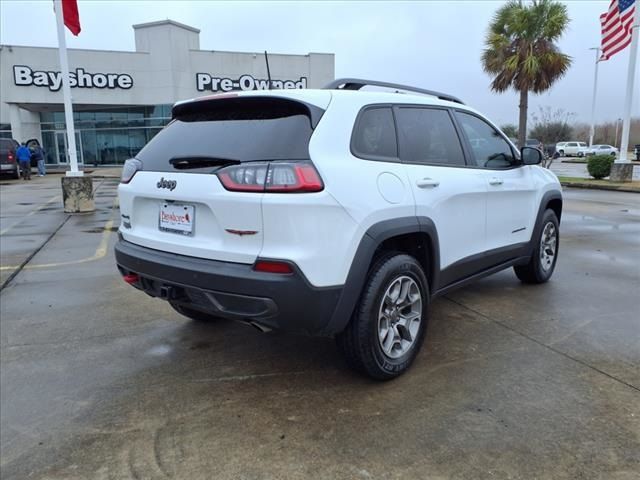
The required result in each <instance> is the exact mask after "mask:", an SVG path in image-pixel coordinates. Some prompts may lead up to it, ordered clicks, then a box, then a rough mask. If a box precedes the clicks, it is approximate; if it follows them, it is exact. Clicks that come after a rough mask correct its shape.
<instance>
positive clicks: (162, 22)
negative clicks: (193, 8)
mask: <svg viewBox="0 0 640 480" xmlns="http://www.w3.org/2000/svg"><path fill="white" fill-rule="evenodd" d="M160 25H174V26H176V27H180V28H184V29H185V30H189V31H191V32H195V33H200V29H198V28H195V27H191V26H189V25H185V24H184V23H180V22H176V21H175V20H169V19H168V18H167V19H166V20H158V21H156V22H146V23H137V24H135V25H132V27H133V29H134V30H136V29H138V28H147V27H158V26H160Z"/></svg>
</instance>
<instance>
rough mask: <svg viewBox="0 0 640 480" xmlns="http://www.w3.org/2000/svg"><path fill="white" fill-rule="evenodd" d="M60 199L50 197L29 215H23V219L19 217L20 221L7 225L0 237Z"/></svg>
mask: <svg viewBox="0 0 640 480" xmlns="http://www.w3.org/2000/svg"><path fill="white" fill-rule="evenodd" d="M59 199H60V195H56V196H55V197H51V198H50V199H49V200H47V203H45V204H43V205H40V206H39V207H38V208H36V209H35V210H31V211H30V212H29V213H27V214H26V215H24V216H23V217H20V220H18V221H17V222H14V223H13V224H11V225H9V226H8V227H6V228H5V229H3V230H0V235H4V234H5V233H7V232H8V231H9V230H11V229H12V228H13V227H15V226H17V225H19V224H20V223H22V222H23V221H24V219H25V218H28V217H30V216H31V215H33V214H35V213H38V212H39V211H40V210H42V209H43V208H44V207H46V206H47V205H49V204H50V203H53V202H55V201H56V200H59Z"/></svg>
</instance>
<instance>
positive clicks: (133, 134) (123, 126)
mask: <svg viewBox="0 0 640 480" xmlns="http://www.w3.org/2000/svg"><path fill="white" fill-rule="evenodd" d="M73 117H74V126H75V129H76V132H78V134H79V135H78V140H79V142H78V143H79V145H78V148H79V149H81V157H80V158H82V159H83V160H84V163H85V164H86V165H93V166H98V165H117V164H122V163H124V161H125V160H127V159H128V158H131V157H133V156H135V155H137V153H138V152H139V151H140V150H141V149H142V147H144V145H145V144H146V143H147V142H148V141H149V140H151V139H152V138H153V137H154V136H155V135H156V134H157V133H158V132H159V131H160V130H161V129H162V127H164V126H165V125H166V124H167V123H169V121H170V120H171V105H145V106H132V107H118V108H100V109H93V110H81V111H75V112H74V113H73ZM40 122H41V129H42V146H43V148H44V150H45V153H46V162H47V163H64V162H65V160H66V159H65V158H63V157H64V150H65V147H64V145H61V143H63V142H62V140H61V139H62V138H63V135H56V133H60V132H64V131H65V129H66V124H65V120H64V112H41V113H40ZM59 144H60V145H59Z"/></svg>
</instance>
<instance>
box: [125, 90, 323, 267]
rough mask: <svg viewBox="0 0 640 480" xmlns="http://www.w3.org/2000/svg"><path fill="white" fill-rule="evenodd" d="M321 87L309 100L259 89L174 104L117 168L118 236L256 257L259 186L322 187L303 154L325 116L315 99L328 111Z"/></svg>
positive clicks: (188, 251)
mask: <svg viewBox="0 0 640 480" xmlns="http://www.w3.org/2000/svg"><path fill="white" fill-rule="evenodd" d="M274 93H275V92H274ZM296 93H297V95H295V94H294V95H295V96H298V97H304V94H303V93H302V92H300V93H298V92H296ZM320 93H321V94H322V95H316V96H315V97H313V98H312V100H313V103H310V102H307V101H304V100H306V99H304V98H300V99H297V98H296V99H293V98H290V97H289V96H287V97H285V96H284V95H282V96H280V95H273V94H266V95H265V94H262V95H237V96H236V95H233V96H230V95H220V96H214V97H210V98H206V99H203V100H194V101H190V102H186V103H181V104H177V105H176V106H174V110H173V120H172V121H171V122H170V123H169V125H167V126H166V127H165V128H164V129H163V130H162V131H161V132H160V133H158V134H157V135H156V136H155V137H154V138H153V139H152V140H151V141H150V142H149V143H148V144H147V145H146V146H145V147H144V148H143V149H142V150H141V151H140V153H139V154H138V155H137V157H136V159H134V160H132V161H128V165H126V166H125V168H124V174H123V182H125V183H123V184H122V185H121V186H120V209H121V213H122V215H123V217H122V226H121V228H120V231H121V233H122V235H123V236H124V238H125V240H127V241H131V242H133V243H136V244H138V245H142V246H146V247H149V248H154V249H158V250H163V251H169V252H174V253H178V254H182V255H189V256H194V257H200V258H209V259H214V260H223V261H231V262H239V263H253V262H254V260H255V259H256V257H257V256H258V254H259V252H260V249H261V247H262V238H263V236H262V232H263V225H262V209H261V200H262V196H263V195H264V194H265V193H263V192H270V191H274V192H275V191H278V192H283V191H284V192H286V191H295V192H298V191H318V190H319V189H322V183H321V180H320V178H319V176H318V175H317V172H315V169H313V166H312V164H311V163H310V160H309V140H310V138H311V135H312V133H313V130H314V128H315V126H316V125H317V123H318V121H319V119H320V117H321V116H322V114H323V113H324V109H323V108H321V107H320V106H318V103H320V105H323V104H324V106H325V107H326V106H327V105H328V102H329V99H330V94H329V93H328V92H320ZM314 172H315V174H316V175H315V176H314ZM274 182H275V183H274ZM292 188H296V190H290V189H292Z"/></svg>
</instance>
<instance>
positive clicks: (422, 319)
mask: <svg viewBox="0 0 640 480" xmlns="http://www.w3.org/2000/svg"><path fill="white" fill-rule="evenodd" d="M428 305H429V286H428V283H427V279H426V277H425V275H424V272H423V270H422V267H421V266H420V264H419V263H418V262H417V261H416V260H415V259H414V258H413V257H411V256H409V255H404V254H399V253H396V254H390V255H387V256H385V257H383V258H381V259H380V260H378V261H377V262H376V264H375V265H374V266H373V268H372V269H371V270H370V272H369V277H368V278H367V283H366V284H365V287H364V290H363V293H362V296H361V298H360V302H359V304H358V306H357V308H356V311H355V312H354V314H353V316H352V318H351V321H350V322H349V324H348V325H347V327H346V328H345V330H344V331H343V332H341V333H340V334H338V336H337V337H336V341H337V344H338V347H339V349H340V350H341V352H342V354H343V355H344V356H345V358H346V360H347V363H349V365H350V366H351V367H353V368H354V369H356V370H358V371H360V372H362V373H364V374H366V375H368V376H369V377H371V378H374V379H376V380H389V379H392V378H394V377H397V376H398V375H401V374H402V373H404V372H405V371H406V370H407V369H408V368H409V367H410V366H411V364H412V363H413V360H414V359H415V357H416V355H417V354H418V352H419V350H420V346H421V345H422V342H423V340H424V335H425V331H426V327H427V311H428Z"/></svg>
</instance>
